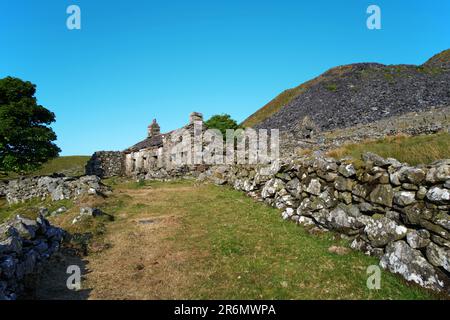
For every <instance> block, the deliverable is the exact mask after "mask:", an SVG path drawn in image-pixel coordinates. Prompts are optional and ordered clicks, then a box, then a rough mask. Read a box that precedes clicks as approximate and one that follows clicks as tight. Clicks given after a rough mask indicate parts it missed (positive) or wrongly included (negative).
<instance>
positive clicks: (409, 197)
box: [394, 191, 416, 207]
mask: <svg viewBox="0 0 450 320" xmlns="http://www.w3.org/2000/svg"><path fill="white" fill-rule="evenodd" d="M415 201H416V193H415V192H412V191H397V192H395V194H394V203H395V204H398V205H399V206H402V207H406V206H409V205H410V204H413V203H414V202H415Z"/></svg>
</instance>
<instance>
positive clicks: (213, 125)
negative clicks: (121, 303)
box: [205, 114, 240, 136]
mask: <svg viewBox="0 0 450 320" xmlns="http://www.w3.org/2000/svg"><path fill="white" fill-rule="evenodd" d="M205 125H206V126H207V127H208V128H209V129H218V130H220V132H222V134H223V135H224V136H225V132H226V130H227V129H233V130H236V129H239V128H240V127H239V125H238V123H237V122H236V121H235V120H233V119H232V118H231V116H230V115H229V114H220V115H219V114H216V115H214V116H212V117H211V118H209V120H208V121H205Z"/></svg>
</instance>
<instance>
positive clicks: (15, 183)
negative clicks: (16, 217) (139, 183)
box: [0, 176, 109, 204]
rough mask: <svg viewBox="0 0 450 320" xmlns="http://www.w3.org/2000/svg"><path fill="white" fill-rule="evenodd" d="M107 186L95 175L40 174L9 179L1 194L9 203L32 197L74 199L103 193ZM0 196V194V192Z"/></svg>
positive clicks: (56, 199)
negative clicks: (39, 175)
mask: <svg viewBox="0 0 450 320" xmlns="http://www.w3.org/2000/svg"><path fill="white" fill-rule="evenodd" d="M107 192H109V188H108V187H107V186H105V185H104V184H102V183H101V180H100V178H99V177H97V176H82V177H80V178H71V177H64V176H42V177H31V178H20V179H15V180H10V181H9V182H8V184H7V185H5V186H4V187H3V196H6V200H7V201H8V203H10V204H14V203H19V202H24V201H27V200H30V199H33V198H41V199H45V198H47V197H48V198H50V199H51V200H53V201H58V200H64V199H75V198H77V197H79V196H82V195H85V194H92V195H93V194H103V193H107ZM0 196H2V195H1V194H0Z"/></svg>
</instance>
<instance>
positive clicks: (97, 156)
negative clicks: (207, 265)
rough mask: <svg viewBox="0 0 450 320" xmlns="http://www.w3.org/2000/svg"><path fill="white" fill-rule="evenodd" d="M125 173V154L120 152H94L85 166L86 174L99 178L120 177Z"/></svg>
mask: <svg viewBox="0 0 450 320" xmlns="http://www.w3.org/2000/svg"><path fill="white" fill-rule="evenodd" d="M124 172H125V154H124V153H123V152H120V151H98V152H95V153H94V154H93V155H92V157H91V159H89V161H88V163H87V164H86V174H87V175H95V176H98V177H101V178H110V177H115V176H122V175H123V174H124Z"/></svg>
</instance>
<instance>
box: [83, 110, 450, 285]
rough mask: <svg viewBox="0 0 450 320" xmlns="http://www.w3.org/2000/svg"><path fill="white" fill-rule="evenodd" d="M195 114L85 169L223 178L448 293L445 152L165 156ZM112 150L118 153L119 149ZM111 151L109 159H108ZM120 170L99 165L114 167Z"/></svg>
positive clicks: (449, 184)
mask: <svg viewBox="0 0 450 320" xmlns="http://www.w3.org/2000/svg"><path fill="white" fill-rule="evenodd" d="M194 121H202V117H201V115H200V114H197V113H193V114H191V118H190V122H189V124H188V125H186V126H185V127H183V128H180V129H178V130H174V131H171V132H169V133H166V134H161V133H160V130H159V126H158V124H157V123H156V121H153V123H152V124H151V125H150V126H149V129H148V137H147V138H146V139H145V140H143V141H141V142H139V143H137V144H136V145H134V146H132V147H131V148H128V149H127V150H125V151H124V152H123V153H122V154H123V158H122V159H123V161H124V162H120V161H118V159H120V156H119V155H117V156H115V157H111V156H107V157H104V158H105V159H107V160H105V161H97V162H95V161H96V160H95V158H96V157H97V159H101V156H99V155H97V156H95V155H94V158H93V159H94V160H92V161H91V162H92V163H96V166H97V167H99V170H97V171H95V170H93V171H91V173H94V172H101V170H103V171H102V172H103V173H105V172H106V173H109V174H111V175H120V173H121V172H122V174H123V175H125V176H129V177H138V178H143V179H166V178H176V177H186V176H198V177H199V179H201V180H204V179H208V180H212V181H213V182H215V183H216V184H229V185H231V186H233V187H234V188H235V189H238V190H242V191H245V192H246V193H247V194H248V195H249V196H252V197H253V198H255V199H257V200H259V201H263V202H265V203H267V204H269V205H272V206H274V207H276V208H279V209H281V210H282V216H283V218H284V219H286V220H291V221H294V222H296V223H298V224H301V225H304V226H306V227H308V228H318V229H321V230H332V231H336V232H339V233H341V234H343V235H344V236H345V237H347V238H348V239H349V240H351V247H352V248H353V249H356V250H360V251H363V252H365V253H366V254H370V255H373V256H376V257H378V258H380V265H381V266H382V267H383V268H385V269H388V270H390V271H391V272H393V273H399V274H401V275H402V276H403V277H404V278H405V279H407V280H409V281H414V282H416V283H418V284H419V285H421V286H423V287H426V288H430V289H434V290H438V291H446V292H448V293H450V291H449V290H450V218H449V211H450V159H448V160H441V161H437V162H435V163H433V164H431V165H429V166H424V165H422V166H417V167H411V166H408V165H407V164H402V163H399V162H398V161H397V160H395V159H383V158H381V157H379V156H377V155H375V154H371V153H366V154H365V155H364V157H363V158H364V159H363V160H364V165H363V166H361V167H358V168H357V167H355V165H354V164H352V163H350V162H349V161H346V160H335V159H331V158H324V157H321V156H315V157H312V158H307V157H305V158H299V157H292V158H289V157H288V158H283V159H281V160H277V161H276V162H274V163H273V164H272V165H271V166H267V165H265V166H242V165H236V166H214V167H210V166H181V167H177V166H176V165H174V164H173V161H172V156H173V155H172V154H171V150H172V147H173V145H174V143H176V142H179V141H175V142H174V141H173V139H172V137H173V136H174V135H178V133H179V132H180V131H182V130H186V129H187V130H188V131H190V132H192V130H193V129H194V126H193V123H194ZM119 154H120V153H119ZM112 158H114V159H115V160H111V159H112ZM114 163H116V165H117V168H119V167H120V168H122V169H120V170H117V171H114V170H113V169H107V170H105V169H102V168H108V167H114Z"/></svg>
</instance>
